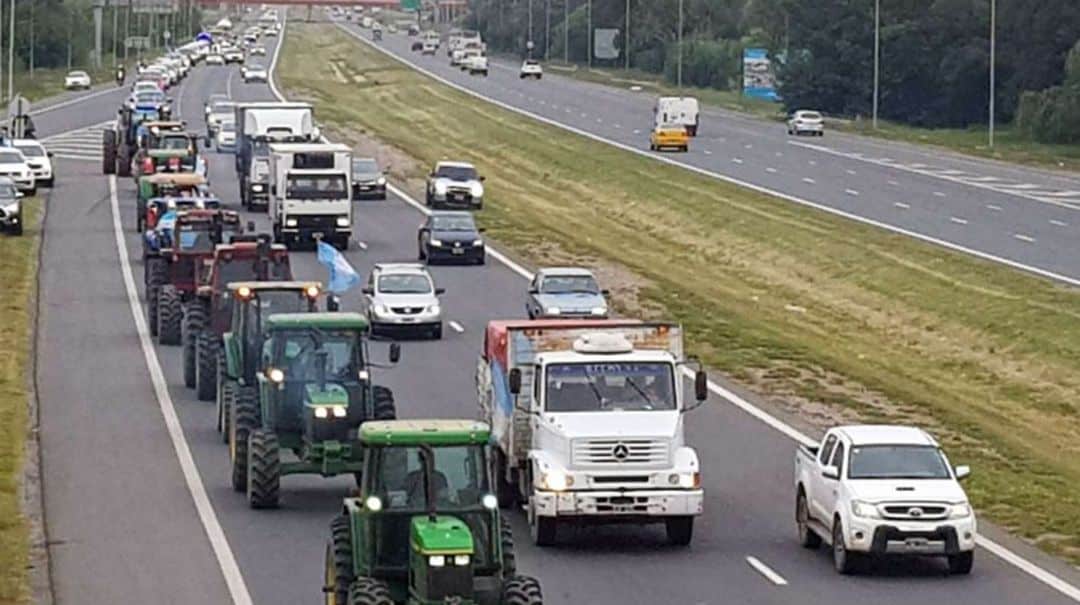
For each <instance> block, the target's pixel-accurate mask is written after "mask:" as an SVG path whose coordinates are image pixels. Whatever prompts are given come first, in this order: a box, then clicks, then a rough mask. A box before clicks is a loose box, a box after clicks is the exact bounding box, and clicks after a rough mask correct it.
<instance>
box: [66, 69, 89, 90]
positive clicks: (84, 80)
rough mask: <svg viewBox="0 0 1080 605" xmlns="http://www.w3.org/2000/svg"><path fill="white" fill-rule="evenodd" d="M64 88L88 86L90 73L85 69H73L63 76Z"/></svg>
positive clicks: (86, 87) (73, 88) (78, 88)
mask: <svg viewBox="0 0 1080 605" xmlns="http://www.w3.org/2000/svg"><path fill="white" fill-rule="evenodd" d="M64 88H66V89H68V90H80V89H81V90H86V89H88V88H90V74H88V73H86V72H85V71H73V72H69V73H68V75H66V76H64Z"/></svg>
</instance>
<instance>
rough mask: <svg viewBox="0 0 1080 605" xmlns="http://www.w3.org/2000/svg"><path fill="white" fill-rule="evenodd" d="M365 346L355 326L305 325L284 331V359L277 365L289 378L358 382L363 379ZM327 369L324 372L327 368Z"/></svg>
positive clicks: (292, 379) (301, 380)
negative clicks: (329, 327)
mask: <svg viewBox="0 0 1080 605" xmlns="http://www.w3.org/2000/svg"><path fill="white" fill-rule="evenodd" d="M362 348H363V347H362V346H361V344H360V338H359V334H358V333H357V332H356V331H355V330H341V329H337V330H335V329H318V330H312V329H306V330H295V331H291V330H290V331H287V332H285V342H284V347H283V348H282V349H281V353H283V354H284V359H279V360H278V365H280V366H283V367H282V368H281V369H282V370H284V372H285V381H286V382H315V381H318V380H320V379H321V378H325V379H326V380H328V381H332V382H338V383H341V382H348V383H355V382H358V381H359V380H360V377H359V371H360V369H361V367H362V363H361V360H362V359H363V355H362ZM324 371H325V372H324Z"/></svg>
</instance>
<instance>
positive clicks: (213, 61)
mask: <svg viewBox="0 0 1080 605" xmlns="http://www.w3.org/2000/svg"><path fill="white" fill-rule="evenodd" d="M206 64H207V65H225V57H224V56H222V55H221V53H210V54H208V55H206Z"/></svg>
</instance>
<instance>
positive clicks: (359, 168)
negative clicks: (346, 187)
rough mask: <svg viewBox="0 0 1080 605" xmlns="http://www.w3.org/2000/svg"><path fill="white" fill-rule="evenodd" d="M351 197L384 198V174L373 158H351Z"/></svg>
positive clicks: (355, 198)
mask: <svg viewBox="0 0 1080 605" xmlns="http://www.w3.org/2000/svg"><path fill="white" fill-rule="evenodd" d="M352 199H354V200H359V199H376V200H385V199H386V176H385V175H384V174H383V172H382V170H380V169H379V164H378V163H377V162H376V161H375V159H374V158H353V160H352Z"/></svg>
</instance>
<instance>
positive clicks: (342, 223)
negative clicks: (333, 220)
mask: <svg viewBox="0 0 1080 605" xmlns="http://www.w3.org/2000/svg"><path fill="white" fill-rule="evenodd" d="M349 225H352V221H350V220H349V217H347V216H339V217H337V226H338V227H348V226H349Z"/></svg>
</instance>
